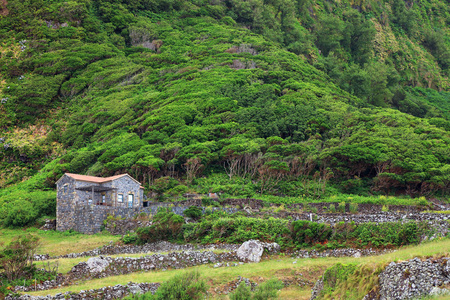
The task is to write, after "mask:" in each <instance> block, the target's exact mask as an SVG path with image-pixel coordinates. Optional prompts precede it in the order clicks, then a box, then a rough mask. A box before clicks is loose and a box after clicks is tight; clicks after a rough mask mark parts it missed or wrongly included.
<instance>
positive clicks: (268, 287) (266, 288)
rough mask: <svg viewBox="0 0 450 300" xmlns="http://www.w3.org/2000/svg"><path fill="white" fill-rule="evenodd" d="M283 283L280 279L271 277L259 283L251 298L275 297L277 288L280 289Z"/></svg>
mask: <svg viewBox="0 0 450 300" xmlns="http://www.w3.org/2000/svg"><path fill="white" fill-rule="evenodd" d="M283 287H284V284H283V282H282V281H280V280H279V279H276V278H272V279H270V280H268V281H266V282H264V283H262V284H260V285H259V286H258V287H257V288H256V289H255V292H254V293H253V297H252V299H255V300H266V299H276V298H277V294H278V290H280V289H282V288H283Z"/></svg>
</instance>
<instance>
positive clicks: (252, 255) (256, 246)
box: [236, 240, 264, 262]
mask: <svg viewBox="0 0 450 300" xmlns="http://www.w3.org/2000/svg"><path fill="white" fill-rule="evenodd" d="M263 251H264V247H263V245H262V244H261V242H260V241H257V240H250V241H247V242H245V243H243V244H242V245H241V247H239V249H238V250H237V251H236V255H237V257H238V258H239V259H240V260H242V261H247V262H259V261H260V260H261V256H262V254H263Z"/></svg>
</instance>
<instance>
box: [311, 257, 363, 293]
mask: <svg viewBox="0 0 450 300" xmlns="http://www.w3.org/2000/svg"><path fill="white" fill-rule="evenodd" d="M356 268H357V265H354V264H350V265H343V264H341V263H338V264H336V265H334V266H333V267H331V268H328V269H327V270H326V271H325V273H324V274H323V276H322V280H323V289H322V291H321V292H320V295H319V297H320V296H322V297H323V296H324V295H327V294H331V293H332V292H333V291H334V289H335V288H336V287H337V286H339V284H341V283H343V282H345V281H346V280H347V278H348V277H349V276H351V275H352V274H353V273H354V272H355V270H356Z"/></svg>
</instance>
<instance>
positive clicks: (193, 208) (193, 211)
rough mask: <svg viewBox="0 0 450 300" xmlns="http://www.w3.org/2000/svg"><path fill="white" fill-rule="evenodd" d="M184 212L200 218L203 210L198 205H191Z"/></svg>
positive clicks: (189, 215)
mask: <svg viewBox="0 0 450 300" xmlns="http://www.w3.org/2000/svg"><path fill="white" fill-rule="evenodd" d="M183 214H184V215H185V216H186V217H188V218H192V219H194V220H198V219H199V218H200V217H201V216H202V215H203V211H202V209H201V208H199V207H197V206H190V207H189V208H188V209H186V210H185V211H184V212H183Z"/></svg>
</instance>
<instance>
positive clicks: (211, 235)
mask: <svg viewBox="0 0 450 300" xmlns="http://www.w3.org/2000/svg"><path fill="white" fill-rule="evenodd" d="M156 216H157V217H156V218H155V219H156V221H155V222H154V223H153V225H152V226H150V227H143V228H139V229H138V230H137V231H136V235H133V234H131V235H126V236H124V237H123V238H122V241H123V242H125V243H140V244H143V243H147V242H155V241H160V240H169V241H173V242H189V243H206V244H209V243H232V244H239V243H243V242H245V241H248V240H251V239H257V240H260V241H266V242H276V243H278V244H279V245H280V246H281V247H282V248H295V247H297V248H311V247H314V248H316V249H318V250H324V249H335V248H345V247H356V248H366V247H373V248H392V247H399V246H402V245H411V244H418V243H419V242H420V240H421V237H423V236H430V235H432V234H433V233H434V230H433V229H432V228H431V227H430V225H429V224H428V223H427V222H413V221H411V222H408V223H403V222H388V223H379V224H377V223H362V224H355V223H354V222H351V223H344V222H341V223H337V224H336V225H328V224H323V223H316V222H310V221H293V222H290V220H287V219H276V218H273V217H268V218H252V217H245V216H242V213H236V214H232V215H228V214H226V213H225V212H223V211H215V212H213V213H209V214H206V215H205V216H204V217H202V218H201V219H199V220H198V222H196V223H188V224H184V222H183V218H182V217H180V216H177V215H175V214H174V213H173V212H170V210H169V211H167V210H166V209H161V210H159V211H158V214H157V215H156ZM174 218H176V220H178V219H179V222H178V221H175V219H174Z"/></svg>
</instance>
